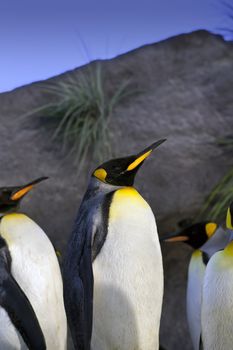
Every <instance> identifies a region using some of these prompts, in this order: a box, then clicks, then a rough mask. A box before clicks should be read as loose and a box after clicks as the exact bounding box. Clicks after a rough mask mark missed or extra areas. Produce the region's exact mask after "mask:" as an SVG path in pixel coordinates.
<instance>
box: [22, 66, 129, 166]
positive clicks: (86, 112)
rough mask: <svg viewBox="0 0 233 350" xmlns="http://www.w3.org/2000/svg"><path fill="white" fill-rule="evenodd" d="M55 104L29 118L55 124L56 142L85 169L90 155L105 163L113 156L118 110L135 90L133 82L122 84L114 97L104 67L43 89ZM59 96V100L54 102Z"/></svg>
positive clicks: (54, 136) (31, 112) (40, 109)
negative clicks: (112, 122)
mask: <svg viewBox="0 0 233 350" xmlns="http://www.w3.org/2000/svg"><path fill="white" fill-rule="evenodd" d="M43 88H44V92H45V93H46V94H50V95H52V96H53V100H55V102H51V103H48V104H45V105H42V106H40V107H39V108H37V109H34V110H33V111H30V113H27V115H35V114H36V115H37V116H40V117H46V118H48V119H49V120H53V121H54V123H55V124H54V125H55V127H54V132H53V140H56V141H58V140H61V142H62V150H63V151H65V152H66V153H67V154H72V155H73V156H74V161H75V162H76V163H77V164H79V166H81V165H82V164H83V161H84V160H85V159H86V157H87V155H88V154H89V155H90V156H91V157H92V158H95V159H98V160H99V161H102V160H103V159H106V157H109V156H110V155H111V140H110V125H109V122H110V120H111V117H112V114H113V111H114V108H115V107H116V106H117V105H118V104H119V103H120V102H121V101H122V99H123V98H126V96H128V95H129V94H130V93H132V91H130V88H129V81H128V80H127V81H124V82H121V83H120V84H119V85H118V87H117V88H116V89H115V91H114V92H113V93H112V94H111V95H110V94H109V93H107V92H106V89H105V79H104V76H103V72H102V69H101V66H100V64H97V65H96V66H95V67H94V68H93V69H90V70H88V71H87V72H86V73H81V74H79V75H78V77H70V78H69V79H68V80H67V81H64V82H58V83H56V84H55V83H50V84H46V85H44V86H43ZM54 97H55V99H54Z"/></svg>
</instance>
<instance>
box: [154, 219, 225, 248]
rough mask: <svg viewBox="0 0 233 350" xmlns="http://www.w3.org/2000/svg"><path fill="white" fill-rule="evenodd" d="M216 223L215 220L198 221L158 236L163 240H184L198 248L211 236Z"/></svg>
mask: <svg viewBox="0 0 233 350" xmlns="http://www.w3.org/2000/svg"><path fill="white" fill-rule="evenodd" d="M217 228H218V225H217V224H216V223H215V222H199V223H196V224H193V225H190V226H188V227H185V228H184V229H182V230H181V231H179V232H173V233H168V234H167V235H164V236H163V237H161V238H160V241H164V242H185V243H187V244H189V245H190V246H191V247H193V248H194V249H198V248H200V247H201V246H202V245H203V244H204V243H205V242H207V241H208V239H209V238H211V237H212V236H213V234H214V233H215V231H216V230H217Z"/></svg>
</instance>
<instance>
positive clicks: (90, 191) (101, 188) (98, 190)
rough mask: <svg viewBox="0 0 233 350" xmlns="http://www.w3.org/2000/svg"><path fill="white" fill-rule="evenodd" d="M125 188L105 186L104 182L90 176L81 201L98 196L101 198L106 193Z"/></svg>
mask: <svg viewBox="0 0 233 350" xmlns="http://www.w3.org/2000/svg"><path fill="white" fill-rule="evenodd" d="M125 187H126V186H114V185H111V184H107V183H105V182H102V181H100V180H99V179H97V178H96V177H94V176H92V177H91V180H90V182H89V185H88V187H87V191H86V193H85V196H84V198H83V201H86V200H88V199H89V198H93V197H96V196H99V195H101V196H103V195H106V194H107V193H110V192H114V191H117V190H118V189H120V188H125Z"/></svg>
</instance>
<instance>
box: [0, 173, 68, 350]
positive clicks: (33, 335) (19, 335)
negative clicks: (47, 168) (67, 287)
mask: <svg viewBox="0 0 233 350" xmlns="http://www.w3.org/2000/svg"><path fill="white" fill-rule="evenodd" d="M45 179H47V178H45V177H43V178H39V179H36V180H34V181H32V182H30V183H28V184H26V185H23V186H15V187H2V188H0V324H1V327H0V349H4V350H26V349H29V350H45V349H47V350H54V349H56V350H65V349H66V334H67V320H66V314H65V308H64V302H63V284H62V278H61V272H60V268H59V264H58V260H57V257H56V253H55V250H54V248H53V246H52V244H51V242H50V240H49V238H48V237H47V235H46V234H45V233H44V231H43V230H42V229H41V228H40V227H39V226H38V225H37V224H36V223H35V222H34V221H33V220H32V219H30V218H29V217H28V216H26V215H25V214H22V213H19V212H18V207H19V204H20V201H21V199H22V198H23V197H24V196H25V195H26V194H27V193H28V192H29V191H30V190H31V189H32V188H34V186H35V185H36V184H38V183H40V182H41V181H43V180H45Z"/></svg>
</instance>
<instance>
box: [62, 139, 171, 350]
mask: <svg viewBox="0 0 233 350" xmlns="http://www.w3.org/2000/svg"><path fill="white" fill-rule="evenodd" d="M164 141H165V140H164V139H163V140H159V141H157V142H155V143H153V144H152V145H151V146H149V147H148V148H146V149H144V150H143V151H142V152H140V153H138V154H136V155H132V156H128V157H125V158H119V159H113V160H110V161H108V162H106V163H104V164H102V165H101V166H99V167H98V168H96V169H95V170H94V172H93V173H92V176H91V180H90V182H89V185H88V188H87V191H86V193H85V195H84V198H83V201H82V203H81V206H80V209H79V212H78V216H77V219H76V222H75V225H74V230H73V233H72V235H71V238H70V240H69V243H68V248H67V252H66V256H65V260H64V269H63V279H64V299H65V306H66V312H67V319H68V323H69V326H70V330H71V335H72V338H73V342H74V346H75V349H78V350H89V349H90V347H91V348H92V349H95V350H114V349H121V350H135V349H138V350H156V349H157V350H158V349H159V325H160V316H161V306H162V298H163V266H162V255H161V250H160V244H159V239H158V234H157V227H156V221H155V217H154V215H153V212H152V210H151V208H150V206H149V204H148V203H147V202H146V201H145V200H144V199H143V197H142V196H141V195H140V194H139V192H138V191H137V190H136V189H135V188H134V187H133V185H134V179H135V175H136V173H137V171H138V169H139V168H140V167H141V165H142V164H143V162H144V161H145V160H146V158H148V157H149V155H150V154H151V152H152V151H153V150H154V149H155V148H156V147H158V146H159V145H160V144H162V143H163V142H164Z"/></svg>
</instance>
